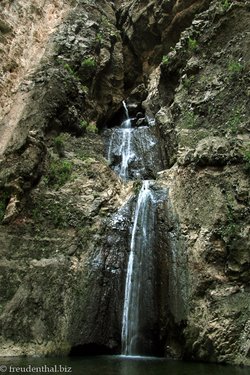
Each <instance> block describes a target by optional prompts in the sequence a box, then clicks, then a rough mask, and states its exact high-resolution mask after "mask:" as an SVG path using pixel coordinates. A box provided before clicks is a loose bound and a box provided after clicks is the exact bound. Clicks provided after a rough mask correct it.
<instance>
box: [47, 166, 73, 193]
mask: <svg viewBox="0 0 250 375" xmlns="http://www.w3.org/2000/svg"><path fill="white" fill-rule="evenodd" d="M72 170H73V165H72V163H71V162H69V161H67V160H53V161H52V162H51V163H50V167H49V171H48V175H47V182H48V185H49V186H51V187H54V188H56V189H57V188H59V187H61V186H63V185H64V184H65V183H66V182H67V181H68V180H69V179H70V176H71V173H72Z"/></svg>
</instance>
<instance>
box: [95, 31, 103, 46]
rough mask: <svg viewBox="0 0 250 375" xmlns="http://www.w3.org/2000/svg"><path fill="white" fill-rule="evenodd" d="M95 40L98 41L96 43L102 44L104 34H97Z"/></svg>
mask: <svg viewBox="0 0 250 375" xmlns="http://www.w3.org/2000/svg"><path fill="white" fill-rule="evenodd" d="M95 40H96V42H98V43H100V44H101V43H102V41H103V35H102V33H96V36H95Z"/></svg>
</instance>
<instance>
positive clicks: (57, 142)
mask: <svg viewBox="0 0 250 375" xmlns="http://www.w3.org/2000/svg"><path fill="white" fill-rule="evenodd" d="M54 147H55V149H56V151H57V152H58V155H59V156H64V148H65V134H59V135H58V136H57V137H55V138H54Z"/></svg>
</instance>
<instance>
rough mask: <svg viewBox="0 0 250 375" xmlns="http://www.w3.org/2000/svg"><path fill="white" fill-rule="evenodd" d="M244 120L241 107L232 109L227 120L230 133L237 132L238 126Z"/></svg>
mask: <svg viewBox="0 0 250 375" xmlns="http://www.w3.org/2000/svg"><path fill="white" fill-rule="evenodd" d="M241 122H242V113H241V110H240V109H236V110H234V111H232V113H231V115H230V117H229V120H228V122H227V125H228V129H229V131H230V133H232V134H237V132H238V126H239V125H240V123H241Z"/></svg>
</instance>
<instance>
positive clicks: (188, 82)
mask: <svg viewBox="0 0 250 375" xmlns="http://www.w3.org/2000/svg"><path fill="white" fill-rule="evenodd" d="M194 81H195V78H194V76H191V77H187V76H186V77H184V79H183V80H182V84H183V86H184V87H185V88H186V89H187V90H189V89H190V88H191V86H192V84H193V83H194Z"/></svg>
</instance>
